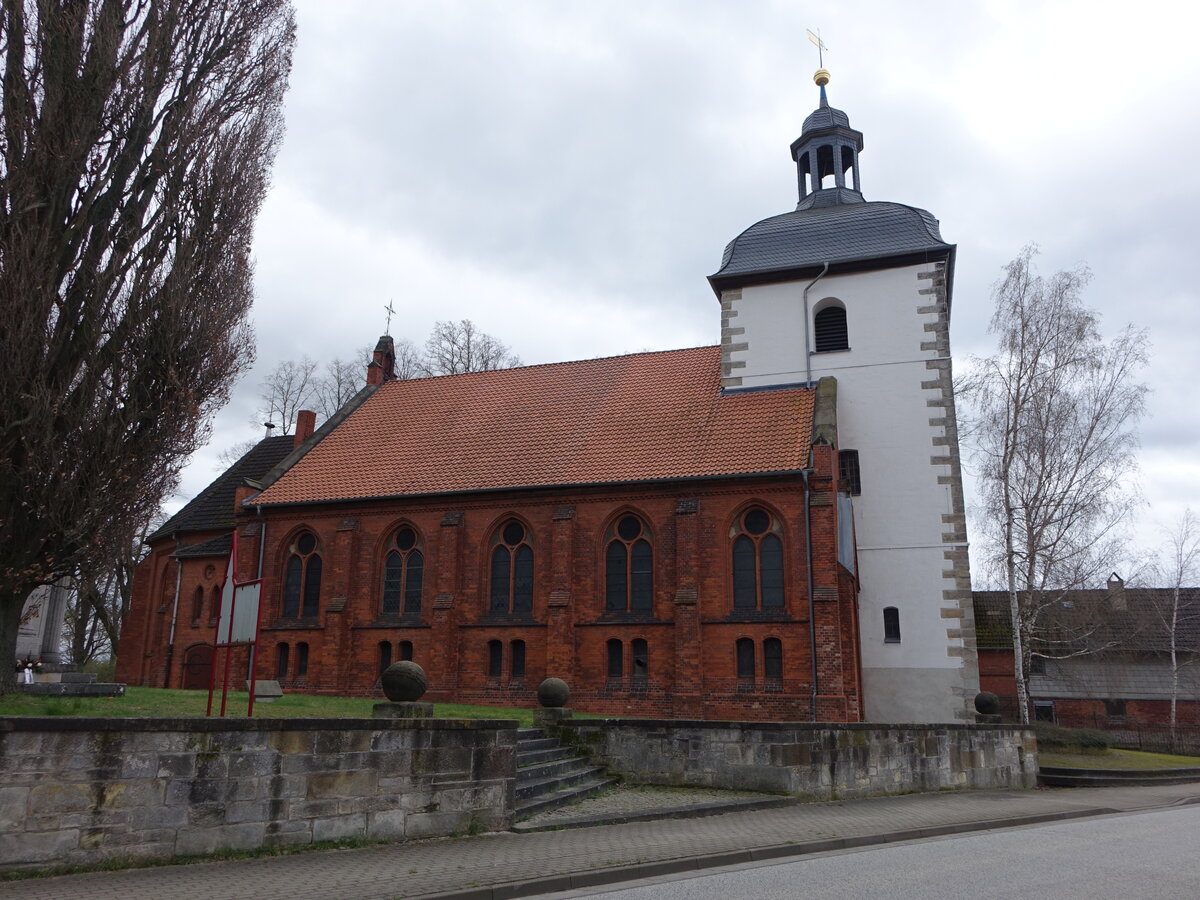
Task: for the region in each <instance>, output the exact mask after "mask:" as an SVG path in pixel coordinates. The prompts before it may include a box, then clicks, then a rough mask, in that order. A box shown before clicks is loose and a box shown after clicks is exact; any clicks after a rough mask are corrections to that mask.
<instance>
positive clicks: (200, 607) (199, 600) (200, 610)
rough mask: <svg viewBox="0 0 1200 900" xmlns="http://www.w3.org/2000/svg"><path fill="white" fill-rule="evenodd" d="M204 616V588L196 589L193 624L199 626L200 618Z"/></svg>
mask: <svg viewBox="0 0 1200 900" xmlns="http://www.w3.org/2000/svg"><path fill="white" fill-rule="evenodd" d="M203 615H204V588H202V587H198V588H196V594H195V596H193V597H192V624H193V625H199V624H200V617H201V616H203Z"/></svg>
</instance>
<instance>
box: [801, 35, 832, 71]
mask: <svg viewBox="0 0 1200 900" xmlns="http://www.w3.org/2000/svg"><path fill="white" fill-rule="evenodd" d="M805 30H806V31H807V32H808V39H809V40H810V41H812V42H813V43H814V44H816V45H817V62H818V63H819V64H820V66H821V68H822V69H823V68H825V51H826V50H828V49H829V48H828V47H826V46H825V42H824V41H822V40H821V29H820V28H818V29H817V30H816V33H815V34H814V33H813V30H812V29H811V28H808V29H805Z"/></svg>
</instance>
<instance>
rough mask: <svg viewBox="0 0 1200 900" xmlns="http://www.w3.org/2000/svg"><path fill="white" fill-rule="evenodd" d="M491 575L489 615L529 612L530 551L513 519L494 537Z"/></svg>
mask: <svg viewBox="0 0 1200 900" xmlns="http://www.w3.org/2000/svg"><path fill="white" fill-rule="evenodd" d="M491 574H492V578H491V603H490V605H489V610H490V611H491V613H492V614H493V615H508V614H510V613H511V614H514V615H529V614H530V613H532V612H533V548H532V547H531V546H529V536H528V534H527V530H526V528H525V526H524V525H522V524H521V523H520V522H518V521H517V520H516V519H509V520H508V521H507V522H505V523H504V526H503V527H502V528H501V529H500V531H499V532H497V534H496V538H495V545H494V546H493V548H492V573H491Z"/></svg>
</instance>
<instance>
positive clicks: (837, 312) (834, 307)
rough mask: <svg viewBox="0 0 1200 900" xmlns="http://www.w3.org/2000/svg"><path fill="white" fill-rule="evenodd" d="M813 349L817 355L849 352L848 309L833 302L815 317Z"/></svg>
mask: <svg viewBox="0 0 1200 900" xmlns="http://www.w3.org/2000/svg"><path fill="white" fill-rule="evenodd" d="M813 349H814V350H815V351H816V352H817V353H826V352H828V351H830V350H849V349H850V335H849V332H848V331H847V330H846V307H844V306H842V305H841V304H840V303H837V302H831V303H830V304H829V305H828V306H826V307H824V308H822V309H819V310H817V314H816V315H815V316H813Z"/></svg>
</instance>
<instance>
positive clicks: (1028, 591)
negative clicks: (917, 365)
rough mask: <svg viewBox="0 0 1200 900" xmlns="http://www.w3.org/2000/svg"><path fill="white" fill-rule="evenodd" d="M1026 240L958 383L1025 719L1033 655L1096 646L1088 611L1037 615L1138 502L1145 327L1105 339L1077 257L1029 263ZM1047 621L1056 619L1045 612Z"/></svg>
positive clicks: (1098, 569) (1085, 581) (1107, 546)
mask: <svg viewBox="0 0 1200 900" xmlns="http://www.w3.org/2000/svg"><path fill="white" fill-rule="evenodd" d="M1036 254H1037V248H1036V247H1034V246H1032V245H1030V246H1028V247H1026V248H1025V249H1024V250H1022V252H1021V254H1020V255H1019V256H1018V257H1017V258H1016V259H1014V260H1012V261H1011V262H1010V263H1008V264H1007V265H1006V266H1005V268H1004V272H1003V274H1002V276H1001V277H1000V279H999V280H998V281H997V282H996V285H995V288H994V290H993V301H994V303H995V311H994V314H993V316H992V321H991V327H990V331H991V332H992V333H993V334H995V335H996V337H997V339H998V342H999V348H998V349H997V351H996V352H995V353H994V354H993V355H991V356H989V357H986V358H982V359H978V358H976V359H972V360H971V361H970V364H969V367H968V374H967V376H966V378H964V379H963V381H962V383H961V385H960V397H961V399H962V400H964V401H965V409H966V415H965V416H964V417H963V425H964V427H963V438H964V441H965V443H966V444H967V446H968V448H969V453H970V458H971V460H972V462H973V465H974V467H975V470H976V474H977V476H978V479H979V482H980V488H981V494H982V499H981V502H980V508H979V509H978V510H977V513H978V515H977V519H978V521H977V528H976V534H977V536H978V538H979V540H977V542H976V543H977V546H980V547H981V549H982V550H983V552H984V554H985V557H986V559H985V560H984V562H985V564H987V565H988V566H989V567H990V568H991V569H992V570H993V571H995V572H997V573H998V574H999V575H1000V580H1001V581H1002V582H1003V584H1004V587H1005V589H1006V590H1007V591H1008V596H1009V611H1010V614H1011V616H1012V634H1013V658H1014V666H1013V668H1014V674H1015V676H1016V683H1017V700H1018V705H1019V707H1020V714H1021V721H1022V722H1028V721H1029V706H1030V702H1029V672H1030V659H1031V656H1032V655H1034V654H1036V655H1039V656H1046V657H1049V658H1065V657H1068V656H1074V655H1078V654H1080V653H1086V652H1094V651H1095V650H1097V649H1103V648H1101V647H1099V646H1097V645H1096V644H1095V642H1093V641H1091V640H1089V634H1088V629H1089V628H1090V627H1091V626H1090V625H1089V624H1088V622H1087V621H1086V620H1087V617H1083V616H1073V617H1068V618H1069V619H1070V620H1072V621H1075V622H1078V623H1079V629H1078V633H1075V632H1071V633H1064V632H1063V630H1062V617H1059V616H1046V615H1045V614H1046V613H1047V612H1048V611H1049V610H1050V609H1051V608H1052V607H1053V606H1055V605H1056V604H1058V605H1059V606H1060V607H1061V605H1062V604H1063V603H1064V602H1069V601H1066V592H1067V591H1071V590H1075V589H1079V588H1084V587H1089V586H1093V585H1095V584H1096V583H1097V582H1098V581H1102V574H1103V573H1105V572H1107V571H1110V570H1111V569H1112V565H1111V562H1112V557H1113V554H1115V553H1117V552H1119V548H1120V544H1121V539H1122V537H1123V534H1122V532H1121V530H1120V529H1121V526H1122V525H1123V524H1124V523H1125V521H1126V519H1127V516H1128V513H1129V511H1130V509H1131V508H1132V506H1133V505H1134V504H1135V502H1136V500H1137V488H1136V484H1135V475H1136V462H1137V460H1136V455H1137V450H1138V435H1137V424H1138V421H1139V420H1140V419H1141V417H1142V415H1143V412H1144V410H1145V399H1146V392H1147V388H1146V386H1145V385H1144V384H1142V383H1141V382H1139V381H1138V376H1139V373H1140V370H1141V369H1142V367H1143V366H1144V365H1145V363H1146V360H1147V338H1146V334H1145V332H1144V331H1142V330H1139V329H1136V328H1134V327H1132V326H1127V327H1126V328H1124V329H1123V330H1122V331H1121V332H1120V333H1119V334H1118V335H1117V337H1116V338H1115V339H1113V340H1112V341H1105V340H1104V338H1103V337H1102V336H1101V334H1100V330H1099V325H1098V321H1097V319H1098V317H1097V314H1096V312H1095V311H1094V310H1092V309H1089V308H1088V307H1087V306H1086V305H1085V304H1084V302H1083V299H1082V294H1083V289H1084V286H1085V285H1086V284H1087V282H1088V280H1089V278H1090V275H1089V272H1088V271H1087V269H1086V268H1082V267H1081V268H1078V269H1075V270H1071V271H1061V272H1056V273H1055V274H1053V275H1051V276H1049V277H1043V276H1041V275H1039V274H1038V273H1037V270H1036V268H1035V266H1034V257H1035V256H1036ZM1043 619H1044V620H1045V621H1046V623H1047V624H1049V623H1050V621H1051V620H1055V621H1054V623H1053V624H1054V627H1053V628H1052V629H1043V628H1041V627H1040V626H1041V624H1042V620H1043Z"/></svg>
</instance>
